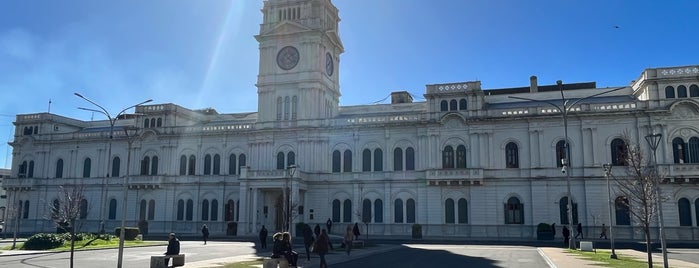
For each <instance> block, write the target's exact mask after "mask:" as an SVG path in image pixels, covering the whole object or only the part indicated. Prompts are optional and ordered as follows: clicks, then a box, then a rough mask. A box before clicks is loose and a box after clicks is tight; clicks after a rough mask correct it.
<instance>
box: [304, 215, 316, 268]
mask: <svg viewBox="0 0 699 268" xmlns="http://www.w3.org/2000/svg"><path fill="white" fill-rule="evenodd" d="M313 241H314V239H313V231H312V230H311V226H308V224H304V226H303V246H304V247H305V248H306V260H309V261H310V260H311V251H310V248H311V246H312V245H313Z"/></svg>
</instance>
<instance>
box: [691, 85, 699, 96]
mask: <svg viewBox="0 0 699 268" xmlns="http://www.w3.org/2000/svg"><path fill="white" fill-rule="evenodd" d="M689 96H690V97H699V86H697V85H691V86H689Z"/></svg>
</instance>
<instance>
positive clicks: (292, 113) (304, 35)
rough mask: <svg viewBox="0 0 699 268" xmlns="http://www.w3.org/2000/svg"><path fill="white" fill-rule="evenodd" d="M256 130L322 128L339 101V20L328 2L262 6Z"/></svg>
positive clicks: (292, 0) (299, 0) (274, 0)
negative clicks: (302, 127) (258, 127)
mask: <svg viewBox="0 0 699 268" xmlns="http://www.w3.org/2000/svg"><path fill="white" fill-rule="evenodd" d="M262 13H263V17H264V18H263V22H262V24H261V25H260V34H259V35H257V36H255V38H256V39H257V41H258V42H259V43H260V70H259V74H258V78H257V94H258V119H257V120H258V126H260V127H262V128H266V127H280V126H323V125H326V120H323V119H328V118H332V117H334V116H335V115H336V114H337V111H338V107H339V102H340V83H339V80H338V77H339V62H340V54H342V52H343V51H344V48H343V47H342V42H341V41H340V37H339V35H338V24H339V22H340V18H339V16H338V10H337V8H336V7H335V6H334V5H333V4H332V2H331V1H330V0H267V1H265V2H264V7H263V8H262Z"/></svg>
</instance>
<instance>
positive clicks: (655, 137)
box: [645, 133, 668, 268]
mask: <svg viewBox="0 0 699 268" xmlns="http://www.w3.org/2000/svg"><path fill="white" fill-rule="evenodd" d="M662 137H663V134H660V133H653V134H648V135H646V136H645V138H646V142H647V143H648V146H649V147H650V149H651V150H653V176H654V177H655V178H654V180H655V195H656V198H657V200H656V205H657V206H658V232H659V233H660V247H661V248H662V251H663V267H664V268H667V267H668V262H667V247H666V246H665V231H664V230H663V229H664V228H663V227H664V226H663V225H664V220H663V205H662V198H661V196H660V176H659V175H658V160H657V158H656V151H657V150H658V145H660V141H661V139H662Z"/></svg>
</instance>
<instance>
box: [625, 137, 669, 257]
mask: <svg viewBox="0 0 699 268" xmlns="http://www.w3.org/2000/svg"><path fill="white" fill-rule="evenodd" d="M622 140H623V141H624V146H623V148H624V152H617V154H622V155H623V156H624V166H623V167H624V175H622V176H614V180H615V182H616V184H617V186H618V191H619V193H620V195H621V196H623V197H625V198H626V199H621V200H622V201H621V202H616V204H617V206H619V205H621V206H625V207H626V208H627V209H628V211H629V213H630V215H631V216H632V217H633V218H634V219H635V221H634V222H635V223H636V224H637V226H638V227H639V228H640V229H641V230H642V231H643V232H644V234H645V238H646V254H647V255H648V267H653V255H652V254H651V232H650V225H651V223H652V221H653V218H654V215H655V213H657V207H656V204H657V203H656V202H658V200H659V197H658V195H657V193H658V191H656V187H658V179H659V176H658V173H657V172H655V171H654V170H653V168H654V167H652V166H650V165H649V164H648V161H647V160H646V158H645V157H644V152H643V150H641V149H640V147H639V146H638V144H635V143H633V142H632V141H631V139H630V138H629V134H628V133H624V136H623V137H622Z"/></svg>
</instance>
